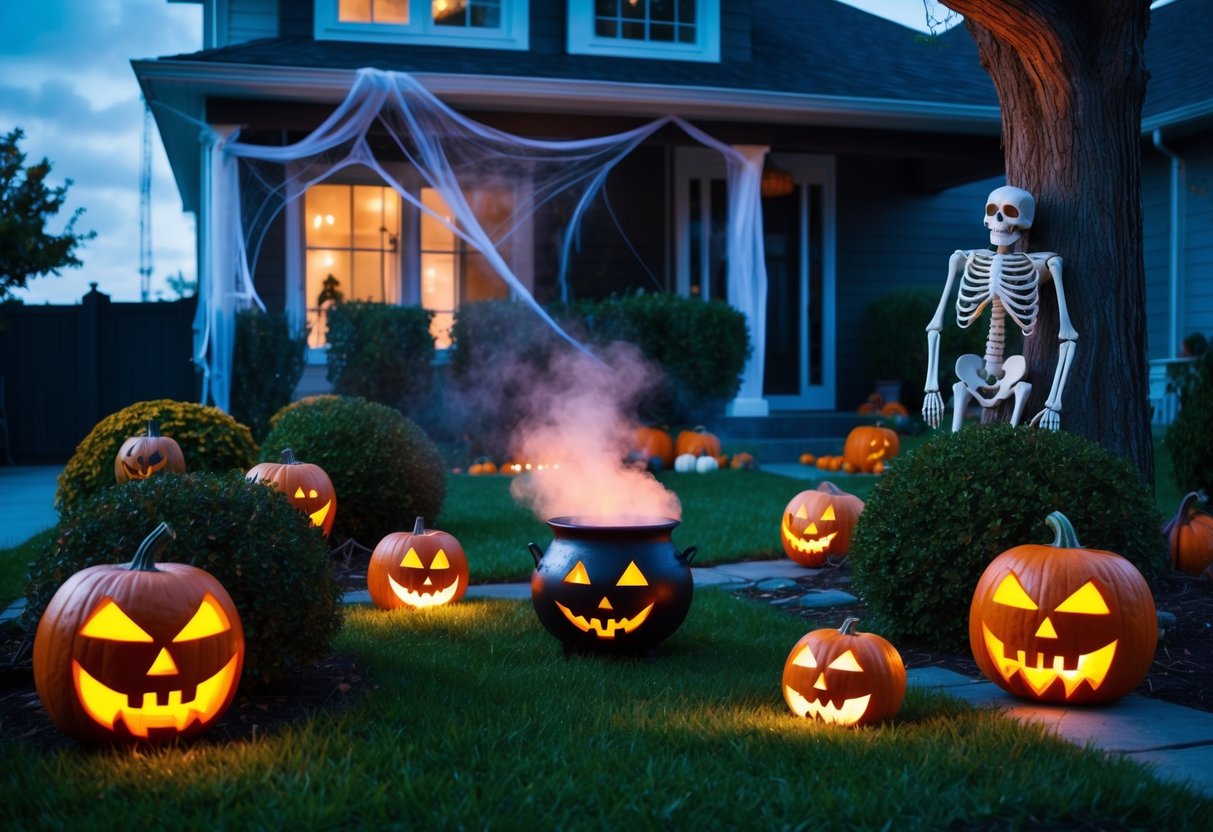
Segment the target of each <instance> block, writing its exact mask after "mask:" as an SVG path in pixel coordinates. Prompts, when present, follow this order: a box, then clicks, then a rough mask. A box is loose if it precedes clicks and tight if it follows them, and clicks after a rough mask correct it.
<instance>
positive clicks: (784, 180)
mask: <svg viewBox="0 0 1213 832" xmlns="http://www.w3.org/2000/svg"><path fill="white" fill-rule="evenodd" d="M795 187H796V185H795V183H794V182H793V181H792V174H791V172H790V171H786V170H784V169H783V168H778V167H775V166H774V165H772V164H771V163H769V162H768V163H767V164H766V165H764V166H763V168H762V186H761V189H760V191H759V192H760V193H761V194H762V198H763V199H767V198H769V197H774V196H788V195H789V194H791V193H792V191H793V190H795Z"/></svg>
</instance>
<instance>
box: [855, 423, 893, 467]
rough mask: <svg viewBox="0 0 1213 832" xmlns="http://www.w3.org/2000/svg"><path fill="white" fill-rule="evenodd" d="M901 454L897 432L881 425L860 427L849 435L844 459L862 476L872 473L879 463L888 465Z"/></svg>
mask: <svg viewBox="0 0 1213 832" xmlns="http://www.w3.org/2000/svg"><path fill="white" fill-rule="evenodd" d="M900 452H901V439H900V438H899V437H898V436H897V431H895V430H890V429H889V428H884V427H880V426H879V425H860V426H859V427H857V428H854V429H853V430H852V431H851V432H850V433H849V434H847V441H846V444H845V445H844V446H843V449H842V455H843V458H844V459H845V460H846V461H847V462H849V463H851V465H853V466H854V468H855V470H856V471H858V472H859V473H862V474H870V473H872V469H873V468H874V467H875V465H876V463H877V462H885V463H887V462H888V461H889V460H890V459H892V458H893V457H895V456H897V454H898V453H900Z"/></svg>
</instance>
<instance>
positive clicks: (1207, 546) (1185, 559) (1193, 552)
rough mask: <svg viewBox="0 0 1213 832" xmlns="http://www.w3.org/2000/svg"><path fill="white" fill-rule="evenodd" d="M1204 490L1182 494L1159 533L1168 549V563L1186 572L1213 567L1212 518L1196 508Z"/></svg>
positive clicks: (1192, 573)
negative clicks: (1172, 513) (1177, 506)
mask: <svg viewBox="0 0 1213 832" xmlns="http://www.w3.org/2000/svg"><path fill="white" fill-rule="evenodd" d="M1204 499H1205V497H1204V493H1203V492H1199V491H1193V492H1191V493H1189V494H1187V495H1185V496H1184V498H1183V500H1182V501H1181V502H1180V504H1179V510H1178V511H1176V512H1175V516H1174V517H1172V518H1171V519H1170V520H1169V521H1167V524H1166V525H1165V526H1163V527H1162V533H1163V535H1165V536H1166V538H1167V545H1168V547H1169V548H1170V551H1171V566H1172V567H1173V568H1175V569H1178V570H1179V571H1180V572H1183V573H1185V574H1188V575H1203V574H1204V573H1205V572H1206V571H1207V570H1208V569H1209V567H1210V566H1213V517H1211V516H1209V515H1208V514H1206V513H1205V512H1203V511H1201V510H1199V509H1198V508H1197V507H1196V503H1197V502H1203V501H1204Z"/></svg>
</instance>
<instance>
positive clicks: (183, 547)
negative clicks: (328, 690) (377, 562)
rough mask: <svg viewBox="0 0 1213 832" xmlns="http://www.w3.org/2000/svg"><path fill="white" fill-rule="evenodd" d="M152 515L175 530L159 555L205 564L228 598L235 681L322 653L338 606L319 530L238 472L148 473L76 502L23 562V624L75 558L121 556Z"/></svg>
mask: <svg viewBox="0 0 1213 832" xmlns="http://www.w3.org/2000/svg"><path fill="white" fill-rule="evenodd" d="M161 522H167V523H168V524H169V525H170V526H171V527H172V528H173V531H174V532H175V533H176V539H175V540H174V541H172V542H171V543H170V544H169V547H168V549H167V550H166V552H165V556H164V558H163V559H164V560H165V561H166V562H173V563H188V564H192V565H193V566H197V567H199V568H201V569H205V570H206V571H207V572H210V573H211V574H212V575H214V576H215V578H217V579H218V580H219V582H220V583H222V584H223V586H224V588H225V589H226V590H227V591H228V593H229V594H230V595H231V596H232V600H233V601H234V602H235V603H236V608H237V609H238V610H239V611H240V620H241V622H242V624H243V625H244V634H245V640H246V648H245V649H246V652H245V660H244V677H243V678H244V681H246V682H248V681H252V682H256V683H270V682H274V681H277V680H280V679H282V678H283V677H285V676H286V674H287V673H289V672H290V670H291V669H292V668H294V667H297V666H301V665H307V664H310V663H311V662H313V661H315V660H317V659H319V658H322V657H324V656H325V655H327V654H328V652H329V646H330V644H331V642H332V639H333V637H334V636H335V635H336V634H337V632H338V631H339V630H340V629H341V620H342V613H341V603H340V597H341V596H340V591H339V587H338V585H337V582H336V579H335V577H334V572H333V566H332V561H331V559H330V558H329V555H328V547H327V546H326V545H325V542H324V537H323V536H322V535H321V534H320V531H319V529H316V528H315V527H313V526H312V524H311V522H310V521H309V520H308V518H307V517H306V516H305V515H304V514H303V513H302V512H300V511H299V510H297V509H296V508H294V507H293V506H292V505H291V504H290V503H289V502H288V501H287V499H286V497H284V496H283V495H282V494H280V493H278V492H277V491H275V490H274V489H272V488H266V487H265V486H262V485H258V484H256V483H249V482H246V481H245V479H244V477H243V475H242V474H238V473H224V474H210V473H192V474H191V473H187V474H168V475H164V476H156V477H151V478H150V479H146V480H142V481H138V482H130V483H125V484H123V485H120V486H119V485H112V486H110V487H109V488H106V489H104V490H103V491H101V492H100V493H98V494H96V495H94V496H92V497H91V498H89V499H84V500H80V501H78V502H77V503H76V504H75V505H74V506H73V507H72V509H71V510H70V511H69V512H67V513H66V514H65V515H64V516H63V518H62V520H61V521H60V523H59V526H58V527H57V528H56V530H55V534H54V538H53V540H52V541H51V542H50V543H49V544H48V545H47V547H46V548H45V549H43V550H42V551H41V552H40V553H39V555H38V557H37V559H36V560H35V561H34V562H33V564H32V565H31V568H30V574H29V582H28V585H27V587H26V593H25V597H26V599H27V606H26V610H25V613H24V618H23V621H22V623H23V625H24V626H26V627H27V628H28V629H29V631H30V632H32V631H33V629H34V628H36V627H37V625H38V619H39V618H41V616H42V612H43V610H45V609H46V605H47V604H48V603H49V602H50V599H51V596H52V595H54V593H55V591H56V590H57V589H58V588H59V586H60V585H61V584H62V583H63V582H64V581H65V580H67V579H68V578H69V577H71V576H72V575H73V574H75V573H76V572H78V571H80V570H81V569H83V568H84V567H86V566H93V565H94V564H98V563H123V562H127V561H130V559H131V558H132V557H133V556H134V554H135V551H136V550H137V549H138V548H139V544H140V543H141V542H142V541H143V539H144V537H146V536H147V534H148V533H149V532H151V531H152V529H154V528H156V526H157V525H159V524H160V523H161Z"/></svg>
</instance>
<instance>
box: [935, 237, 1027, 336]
mask: <svg viewBox="0 0 1213 832" xmlns="http://www.w3.org/2000/svg"><path fill="white" fill-rule="evenodd" d="M995 297H997V298H999V299H1001V300H1002V306H1003V308H1004V309H1005V310H1006V312H1007V314H1008V315H1010V316H1011V319H1012V320H1013V321H1015V323H1016V324H1017V325H1018V326H1019V328H1020V329H1021V330H1022V331H1023V334H1024V335H1025V336H1027V335H1031V334H1032V331H1033V330H1034V329H1035V328H1036V315H1037V313H1038V312H1039V311H1040V302H1039V297H1040V276H1039V273H1038V272H1037V271H1036V264H1034V263H1033V262H1032V259H1031V258H1030V257H1028V255H1026V254H1022V253H1015V254H993V253H991V252H987V251H975V252H973V253H972V254H970V255H969V259H968V260H967V261H966V262H965V269H964V274H962V275H961V278H960V292H959V293H958V294H957V296H956V323H957V324H959V325H960V326H961V327H968V326H970V325H971V324H972V323H973V321H975V320H977V319H978V318H980V317H981V313H982V311H984V310H985V308H986V304H988V303H989V302H990V301H992V300H993V299H994V298H995Z"/></svg>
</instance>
